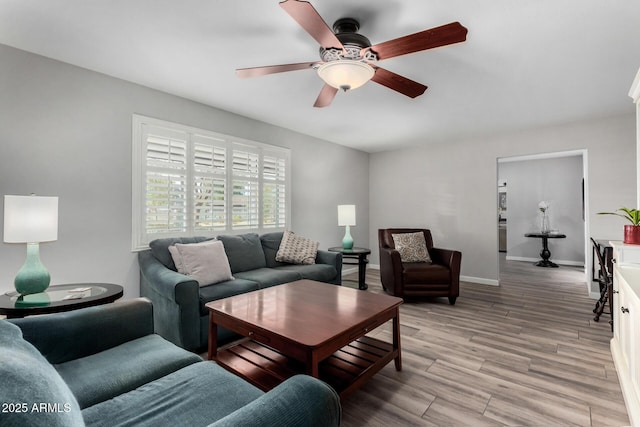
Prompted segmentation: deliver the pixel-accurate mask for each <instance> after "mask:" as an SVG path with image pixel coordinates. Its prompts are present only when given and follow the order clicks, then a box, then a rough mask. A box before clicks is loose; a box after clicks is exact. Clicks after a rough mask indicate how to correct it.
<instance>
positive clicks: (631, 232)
mask: <svg viewBox="0 0 640 427" xmlns="http://www.w3.org/2000/svg"><path fill="white" fill-rule="evenodd" d="M623 242H624V243H625V244H627V245H640V225H625V226H624V240H623Z"/></svg>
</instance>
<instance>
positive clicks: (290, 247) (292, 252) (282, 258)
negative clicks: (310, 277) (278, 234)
mask: <svg viewBox="0 0 640 427" xmlns="http://www.w3.org/2000/svg"><path fill="white" fill-rule="evenodd" d="M318 246H319V243H318V242H316V241H314V240H311V239H307V238H306V237H302V236H298V235H297V234H295V233H294V232H292V231H289V230H287V231H285V232H284V234H283V235H282V242H280V248H279V249H278V253H277V254H276V261H278V262H289V263H291V264H315V262H316V253H317V252H318Z"/></svg>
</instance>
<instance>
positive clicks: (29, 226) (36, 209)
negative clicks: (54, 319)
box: [4, 195, 58, 295]
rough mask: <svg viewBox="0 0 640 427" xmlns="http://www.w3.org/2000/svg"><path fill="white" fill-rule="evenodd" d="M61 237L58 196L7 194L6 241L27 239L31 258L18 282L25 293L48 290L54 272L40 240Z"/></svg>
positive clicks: (16, 285) (17, 284)
mask: <svg viewBox="0 0 640 427" xmlns="http://www.w3.org/2000/svg"><path fill="white" fill-rule="evenodd" d="M54 240H58V198H57V197H41V196H35V195H31V196H9V195H5V196H4V242H5V243H26V244H27V259H26V260H25V262H24V265H23V266H22V268H21V269H20V271H18V274H17V275H16V278H15V281H14V285H15V287H16V291H18V293H20V294H21V295H28V294H37V293H40V292H44V291H45V290H46V289H47V288H48V287H49V282H50V281H51V276H50V275H49V272H48V271H47V269H46V268H45V266H44V265H43V264H42V262H41V261H40V243H42V242H52V241H54Z"/></svg>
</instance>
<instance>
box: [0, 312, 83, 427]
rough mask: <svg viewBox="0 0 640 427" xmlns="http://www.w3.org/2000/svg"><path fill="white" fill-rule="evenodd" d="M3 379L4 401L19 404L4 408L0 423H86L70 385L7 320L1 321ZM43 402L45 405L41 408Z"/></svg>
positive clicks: (68, 426)
mask: <svg viewBox="0 0 640 427" xmlns="http://www.w3.org/2000/svg"><path fill="white" fill-rule="evenodd" d="M0 378H1V379H2V380H1V381H0V396H1V397H2V398H1V400H2V403H3V404H7V405H14V404H15V405H18V406H17V407H16V406H13V407H8V408H3V411H2V413H0V425H2V426H16V427H18V426H35V427H39V426H42V427H73V426H83V425H84V422H83V420H82V414H81V413H80V407H79V406H78V402H77V400H76V399H75V397H74V395H73V393H72V392H71V390H70V389H69V387H68V386H67V384H65V382H64V381H63V379H62V378H61V377H60V375H59V374H58V373H57V372H56V370H55V369H54V368H53V366H51V365H50V364H49V362H47V361H46V359H45V358H44V356H42V355H41V354H40V352H39V351H38V350H36V348H35V347H34V346H33V345H31V344H30V343H29V342H27V341H25V340H24V339H23V338H22V332H21V331H20V328H19V327H18V326H16V325H14V324H12V323H10V322H7V321H6V320H0ZM41 403H42V404H44V405H45V408H44V409H43V410H38V409H39V408H40V406H39V405H40V404H41ZM22 405H26V407H25V406H22ZM34 405H36V410H33V409H34Z"/></svg>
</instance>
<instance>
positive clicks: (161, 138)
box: [131, 115, 291, 250]
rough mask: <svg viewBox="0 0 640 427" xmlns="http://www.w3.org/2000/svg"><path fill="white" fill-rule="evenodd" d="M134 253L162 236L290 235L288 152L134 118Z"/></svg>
mask: <svg viewBox="0 0 640 427" xmlns="http://www.w3.org/2000/svg"><path fill="white" fill-rule="evenodd" d="M132 122H133V153H132V157H133V183H132V211H133V221H132V224H133V227H132V228H133V230H132V239H131V240H132V248H133V250H139V249H144V248H145V247H147V246H148V244H149V242H150V241H151V240H154V239H158V238H163V237H183V236H215V235H217V234H221V233H225V232H227V233H229V232H231V233H233V232H234V231H237V232H239V233H240V232H246V230H252V231H254V232H256V233H261V232H265V231H266V230H269V231H274V230H284V229H285V228H286V227H287V224H288V221H289V209H290V193H291V192H290V190H289V186H290V173H289V168H290V167H291V165H290V157H289V156H290V152H289V150H288V149H284V148H279V147H276V146H272V145H267V144H261V143H257V142H253V141H247V140H240V139H237V138H233V137H230V136H227V135H222V134H218V133H214V132H210V131H206V130H202V129H195V128H191V127H187V126H182V125H178V124H175V123H170V122H165V121H162V120H157V119H152V118H148V117H143V116H138V115H133V120H132Z"/></svg>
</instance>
